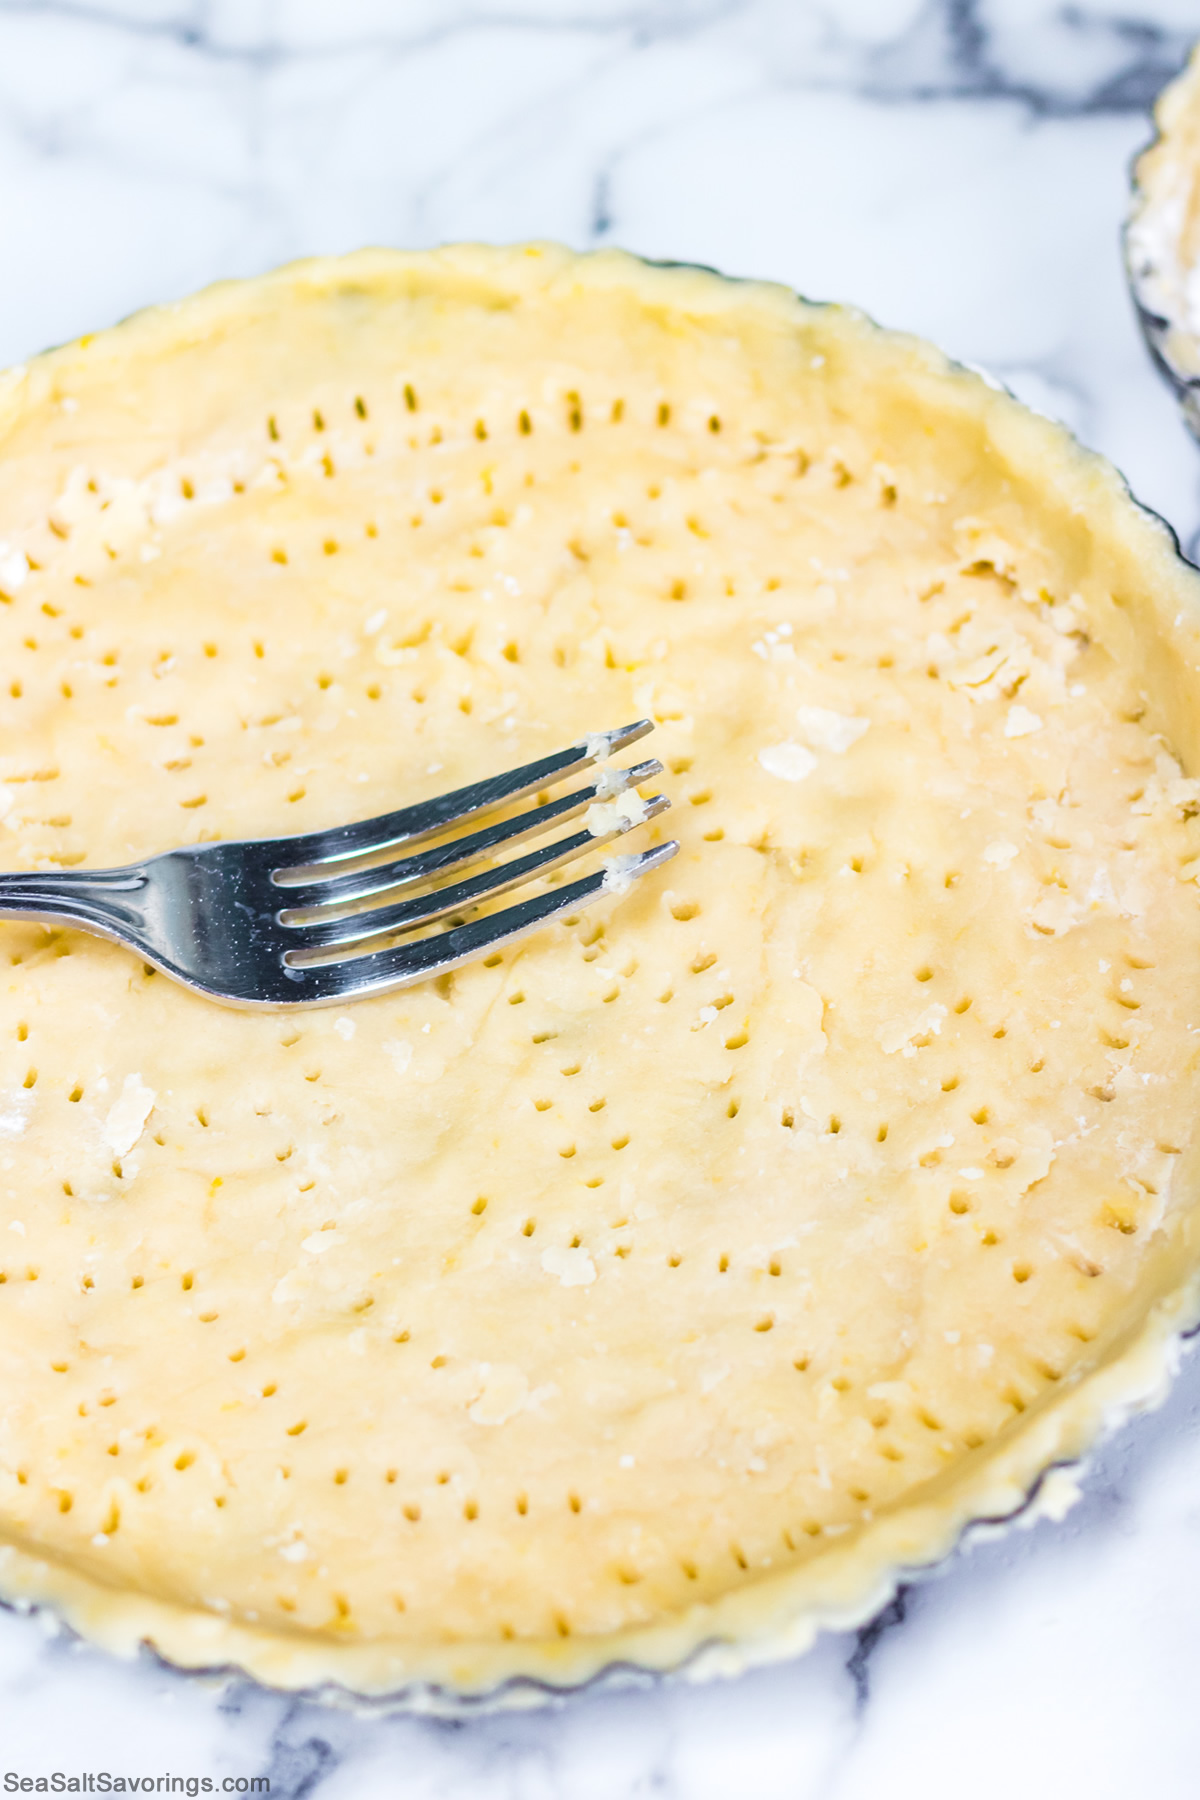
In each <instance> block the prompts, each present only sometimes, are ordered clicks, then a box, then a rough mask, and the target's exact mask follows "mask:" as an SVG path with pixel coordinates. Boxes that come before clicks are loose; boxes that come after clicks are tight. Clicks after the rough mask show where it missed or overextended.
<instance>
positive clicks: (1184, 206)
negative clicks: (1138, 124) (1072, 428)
mask: <svg viewBox="0 0 1200 1800" xmlns="http://www.w3.org/2000/svg"><path fill="white" fill-rule="evenodd" d="M1154 122H1155V125H1156V127H1157V136H1156V137H1155V140H1154V142H1153V143H1152V144H1151V145H1150V146H1149V148H1148V149H1147V150H1145V151H1143V153H1142V155H1141V156H1139V158H1138V159H1137V162H1136V163H1135V164H1134V170H1133V190H1134V199H1133V208H1132V212H1131V216H1130V219H1129V222H1128V225H1127V228H1126V248H1127V252H1128V262H1129V269H1130V277H1131V281H1132V285H1133V290H1134V298H1135V300H1137V302H1138V303H1139V305H1140V306H1141V307H1142V308H1143V309H1144V310H1145V312H1146V313H1148V314H1149V315H1150V321H1151V323H1150V331H1151V336H1152V339H1153V341H1154V343H1155V346H1156V348H1157V350H1158V352H1159V354H1160V355H1161V356H1162V357H1163V359H1164V360H1165V361H1166V363H1167V365H1168V367H1169V369H1170V371H1171V372H1172V374H1173V375H1174V376H1175V378H1176V379H1177V380H1178V381H1181V382H1183V381H1197V380H1200V47H1198V48H1197V49H1196V50H1193V52H1192V55H1191V57H1190V58H1189V60H1188V63H1187V65H1186V67H1185V68H1184V69H1183V70H1182V71H1181V73H1180V74H1179V75H1178V76H1176V78H1175V80H1174V81H1172V82H1171V83H1169V85H1168V86H1167V87H1166V88H1164V89H1163V91H1162V93H1161V94H1160V95H1159V97H1158V101H1157V103H1156V105H1155V108H1154ZM1191 410H1193V409H1189V414H1190V412H1191ZM1190 422H1191V423H1192V429H1193V430H1194V431H1196V430H1198V429H1200V418H1198V419H1197V420H1194V421H1190Z"/></svg>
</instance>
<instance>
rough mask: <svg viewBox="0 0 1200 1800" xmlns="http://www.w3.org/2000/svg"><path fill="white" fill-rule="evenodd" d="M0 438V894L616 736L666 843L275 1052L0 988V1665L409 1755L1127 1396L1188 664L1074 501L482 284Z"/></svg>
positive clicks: (638, 307)
mask: <svg viewBox="0 0 1200 1800" xmlns="http://www.w3.org/2000/svg"><path fill="white" fill-rule="evenodd" d="M0 437H2V445H3V448H2V450H0V455H2V456H3V467H4V481H3V484H2V486H0V671H2V682H0V860H2V861H3V863H4V865H5V866H7V867H11V868H17V869H28V868H37V867H55V866H74V865H78V864H82V863H88V864H95V865H100V866H103V865H111V864H116V863H120V862H124V861H128V860H131V859H133V858H136V857H139V856H143V855H146V854H149V853H152V852H154V851H157V850H160V849H164V848H166V847H168V846H170V845H172V844H178V843H183V842H188V841H194V840H195V839H196V838H197V837H198V836H200V835H205V836H213V835H220V836H223V837H226V838H233V837H238V836H261V835H271V834H276V833H282V832H288V831H298V830H303V829H308V828H310V827H315V826H319V825H327V824H332V823H335V822H340V821H343V820H346V819H350V818H354V817H361V816H365V815H368V814H370V813H372V812H378V811H382V810H385V809H387V808H390V807H393V806H395V805H397V804H399V803H401V802H402V801H404V800H408V799H417V798H420V797H422V796H423V795H427V794H432V793H436V792H439V791H442V790H444V789H447V788H450V787H453V786H456V785H458V784H459V783H460V782H465V781H468V780H471V779H474V778H477V777H479V776H481V775H482V774H484V773H486V772H489V771H493V770H499V769H502V768H505V767H509V766H511V765H513V764H514V763H516V762H518V761H522V760H525V759H526V758H529V757H532V756H534V755H536V754H538V753H539V752H542V751H548V750H551V749H554V748H557V747H559V746H561V745H565V744H567V743H569V742H571V741H572V739H574V738H577V737H579V736H580V735H582V733H584V732H586V731H592V730H598V729H602V728H605V727H609V726H612V725H616V724H619V723H622V722H624V721H626V720H628V719H632V718H635V717H638V716H639V715H642V714H646V715H651V716H653V718H654V719H655V720H656V722H657V729H656V732H655V734H654V737H653V739H651V740H650V746H649V747H650V748H651V749H653V750H655V751H656V752H657V753H658V754H659V755H660V756H661V757H662V759H663V761H664V763H665V764H666V765H667V770H668V774H667V775H666V776H665V777H664V783H663V784H664V785H665V786H666V788H667V790H668V791H669V792H670V793H671V794H672V796H673V798H674V801H675V806H674V810H673V812H672V813H671V814H670V816H669V818H668V819H667V820H666V821H665V822H664V823H666V824H667V825H669V827H670V834H671V835H673V836H678V837H679V838H680V840H681V844H682V848H681V851H680V854H679V856H678V858H677V859H676V861H675V862H674V863H672V864H671V866H670V868H669V869H668V870H667V871H665V872H664V874H663V875H662V876H659V877H657V878H655V879H654V880H651V881H647V882H644V883H642V884H641V885H640V886H639V888H638V889H637V890H636V891H634V892H633V893H631V894H629V895H628V896H626V897H624V898H620V899H617V898H610V899H607V900H605V901H604V902H602V903H601V904H600V905H599V906H598V907H597V908H595V909H594V910H593V911H591V912H589V913H587V914H585V915H581V916H580V917H579V918H577V919H573V920H568V921H567V922H565V923H563V922H560V923H558V924H556V925H553V926H550V927H548V928H547V929H546V930H545V931H544V932H542V933H541V934H539V935H538V936H536V937H534V938H532V939H530V940H528V941H526V942H525V943H524V944H522V945H521V946H518V947H516V948H514V949H512V950H510V951H508V952H507V953H505V954H504V955H503V956H502V957H500V958H499V959H495V958H493V959H491V960H490V962H489V963H488V964H486V965H484V964H480V965H475V966H472V967H468V968H465V969H463V970H461V971H459V972H458V973H456V974H455V975H454V976H453V977H452V978H448V979H445V980H443V981H441V982H437V983H433V984H430V985H427V986H424V987H418V988H415V989H411V990H408V991H406V992H404V993H401V994H396V995H391V996H387V997H384V998H380V999H375V1000H371V1001H367V1002H363V1003H360V1004H358V1005H355V1006H352V1007H347V1008H345V1009H343V1010H341V1011H326V1012H315V1013H302V1014H289V1015H286V1016H285V1015H273V1014H255V1013H244V1012H237V1011H232V1010H226V1009H222V1008H220V1007H217V1006H214V1005H211V1004H209V1003H207V1002H204V1001H202V1000H200V999H198V998H196V997H195V996H193V995H191V994H189V993H186V992H185V991H183V990H182V989H180V988H178V987H176V986H174V985H172V984H171V983H170V982H169V981H168V980H167V979H165V978H164V977H162V976H160V975H155V974H154V973H153V972H152V971H149V970H147V969H145V968H144V967H143V966H142V965H141V963H140V962H138V961H137V960H136V959H135V958H133V957H131V956H130V955H129V954H128V953H127V952H125V951H123V950H121V949H120V948H118V947H116V946H113V945H110V944H107V943H104V942H101V941H99V940H96V939H91V938H88V937H85V936H83V935H80V934H76V933H73V932H69V931H50V930H48V929H44V928H41V927H35V926H32V925H26V924H19V923H13V922H9V923H4V924H2V925H0V1269H2V1271H3V1285H0V1381H2V1382H3V1388H4V1393H5V1406H4V1409H3V1416H2V1420H0V1537H2V1542H3V1549H2V1550H0V1588H2V1590H3V1592H4V1594H6V1595H7V1596H8V1597H9V1598H10V1599H14V1600H27V1601H31V1602H46V1603H49V1604H51V1605H52V1606H53V1607H55V1608H56V1609H57V1610H58V1611H59V1612H60V1613H61V1614H62V1615H63V1616H64V1617H65V1618H66V1619H67V1620H68V1621H69V1622H70V1624H71V1625H72V1626H74V1627H75V1628H76V1629H77V1630H79V1631H80V1632H82V1633H83V1634H84V1635H85V1636H86V1637H88V1638H90V1639H93V1640H94V1641H96V1642H99V1643H101V1644H104V1645H107V1646H109V1647H110V1648H111V1649H113V1650H116V1651H118V1652H121V1653H125V1654H132V1653H133V1651H134V1650H135V1649H136V1647H137V1646H138V1645H139V1644H140V1643H142V1642H149V1643H151V1644H153V1645H154V1646H155V1648H156V1649H157V1650H158V1651H159V1652H160V1653H161V1654H162V1655H163V1656H164V1657H166V1658H168V1659H170V1660H171V1661H172V1662H174V1663H177V1664H181V1665H183V1666H186V1667H189V1668H195V1667H213V1666H221V1667H223V1666H234V1667H237V1668H240V1669H244V1670H246V1671H248V1672H249V1673H250V1674H252V1675H253V1676H255V1677H257V1678H258V1679H259V1680H261V1681H264V1682H267V1683H270V1684H273V1685H275V1686H278V1687H284V1688H305V1689H316V1690H321V1691H324V1692H326V1693H352V1694H355V1695H361V1696H373V1697H388V1698H396V1697H397V1696H398V1697H400V1698H401V1699H403V1700H404V1701H406V1702H407V1703H409V1704H412V1705H424V1706H429V1707H442V1708H453V1707H455V1706H465V1705H469V1704H473V1703H480V1704H484V1703H486V1704H494V1703H504V1702H507V1703H513V1704H516V1703H522V1702H528V1701H531V1700H536V1699H537V1698H540V1697H542V1696H544V1695H545V1694H546V1693H548V1692H551V1691H554V1690H557V1689H561V1688H566V1687H570V1686H572V1685H575V1684H578V1683H580V1682H583V1681H585V1680H588V1679H590V1678H592V1677H594V1676H596V1675H598V1674H599V1673H600V1672H602V1671H610V1672H611V1671H612V1670H614V1669H617V1670H621V1669H625V1670H627V1669H629V1668H630V1667H633V1668H637V1669H650V1670H666V1669H672V1668H678V1667H680V1666H686V1668H687V1670H688V1672H689V1673H690V1674H692V1675H694V1676H701V1675H708V1674H712V1673H716V1672H728V1671H731V1670H734V1669H739V1668H744V1667H746V1666H748V1665H750V1664H752V1663H756V1662H761V1661H764V1660H768V1659H771V1658H776V1657H780V1656H784V1655H788V1654H791V1653H794V1652H796V1651H798V1650H800V1649H802V1648H804V1647H805V1646H806V1645H807V1644H808V1643H809V1642H810V1641H811V1639H812V1637H813V1635H814V1634H815V1632H816V1631H817V1630H818V1629H819V1628H820V1627H822V1626H827V1625H840V1626H846V1625H850V1624H854V1623H856V1622H860V1621H862V1620H863V1619H864V1618H866V1617H867V1616H869V1615H870V1613H871V1612H872V1611H873V1610H874V1609H875V1608H877V1607H878V1606H879V1605H880V1604H881V1603H882V1602H883V1601H884V1600H885V1599H886V1598H887V1596H888V1595H889V1593H890V1592H891V1591H892V1589H893V1587H894V1584H895V1582H896V1580H897V1579H898V1578H899V1576H900V1575H901V1574H903V1573H906V1572H910V1571H912V1570H914V1569H919V1568H922V1567H926V1566H928V1565H930V1564H932V1563H934V1562H935V1561H936V1560H937V1559H938V1558H940V1557H942V1556H944V1555H945V1554H946V1552H947V1551H948V1550H949V1549H950V1548H951V1547H952V1546H953V1545H954V1543H955V1542H956V1540H957V1538H958V1537H959V1535H960V1533H961V1532H962V1531H963V1529H964V1527H965V1526H967V1525H968V1524H970V1523H971V1522H973V1521H979V1520H983V1519H997V1518H1002V1517H1005V1516H1007V1515H1009V1514H1011V1513H1012V1512H1013V1511H1014V1510H1015V1509H1018V1508H1019V1507H1021V1506H1022V1505H1023V1504H1024V1503H1025V1502H1026V1500H1027V1498H1028V1496H1029V1495H1030V1493H1031V1491H1033V1490H1034V1489H1036V1488H1037V1487H1038V1484H1039V1482H1042V1481H1043V1477H1044V1476H1045V1473H1046V1471H1048V1470H1049V1469H1051V1468H1052V1466H1054V1465H1059V1464H1063V1463H1069V1462H1071V1461H1073V1460H1074V1459H1078V1458H1079V1457H1080V1456H1081V1455H1083V1454H1084V1453H1085V1452H1086V1451H1087V1450H1088V1448H1089V1446H1090V1445H1091V1444H1092V1443H1093V1442H1094V1441H1095V1439H1096V1437H1097V1434H1098V1433H1099V1432H1100V1431H1101V1429H1102V1428H1103V1427H1105V1426H1106V1425H1107V1424H1109V1423H1111V1422H1112V1421H1113V1420H1114V1419H1115V1418H1117V1417H1119V1416H1121V1415H1122V1414H1123V1413H1124V1412H1125V1411H1127V1410H1128V1409H1129V1408H1131V1407H1133V1406H1137V1405H1141V1404H1145V1403H1147V1402H1148V1401H1150V1400H1152V1399H1153V1398H1154V1397H1156V1396H1157V1395H1158V1394H1159V1393H1160V1392H1161V1390H1162V1386H1163V1383H1164V1380H1165V1377H1166V1374H1167V1372H1168V1369H1169V1367H1170V1364H1171V1359H1172V1355H1173V1346H1174V1345H1175V1343H1176V1341H1177V1338H1178V1335H1179V1333H1180V1332H1181V1331H1182V1330H1183V1329H1185V1328H1187V1327H1188V1326H1189V1325H1190V1324H1191V1322H1192V1321H1193V1319H1194V1318H1195V1317H1196V1316H1197V1310H1198V1304H1197V1282H1196V1268H1197V1233H1198V1229H1200V1215H1198V1212H1197V1205H1196V1201H1195V1196H1196V1194H1197V1192H1198V1191H1200V1184H1198V1182H1197V1178H1196V1177H1197V1171H1196V1159H1197V1148H1196V1133H1195V1130H1194V1123H1193V1121H1194V1118H1195V1115H1196V1097H1197V1076H1196V1063H1197V1050H1196V1038H1197V1034H1198V1033H1200V954H1198V951H1200V905H1198V895H1197V886H1196V877H1197V874H1198V873H1200V827H1198V825H1197V814H1198V813H1200V783H1197V781H1196V780H1194V779H1193V778H1192V777H1191V775H1190V774H1189V773H1186V772H1185V771H1190V770H1193V769H1196V768H1198V767H1200V745H1198V744H1197V741H1196V739H1197V721H1198V720H1200V705H1198V704H1197V700H1198V697H1200V608H1198V605H1197V600H1198V588H1197V576H1196V575H1195V573H1194V572H1193V571H1191V570H1190V569H1189V568H1188V567H1187V566H1186V565H1185V564H1183V563H1182V562H1181V560H1180V559H1179V558H1178V556H1177V555H1176V553H1175V550H1174V548H1173V545H1172V542H1171V540H1170V537H1169V534H1168V533H1167V531H1166V530H1165V528H1164V527H1163V526H1162V525H1161V524H1160V522H1158V521H1157V520H1155V519H1153V518H1152V517H1151V516H1149V515H1148V514H1146V513H1145V512H1143V511H1141V510H1140V509H1138V508H1137V507H1136V506H1135V505H1134V504H1133V502H1132V501H1131V500H1130V498H1129V496H1128V494H1127V492H1126V490H1125V488H1124V487H1123V485H1122V483H1121V481H1120V478H1119V477H1118V476H1117V475H1116V473H1115V472H1114V471H1113V470H1112V469H1111V468H1110V467H1109V466H1108V465H1107V464H1106V463H1104V462H1102V461H1100V460H1099V459H1097V458H1096V457H1094V456H1091V455H1088V454H1086V453H1085V452H1083V451H1082V450H1081V449H1080V448H1079V447H1078V445H1076V444H1075V443H1074V442H1073V441H1072V440H1071V439H1070V438H1069V437H1068V436H1067V435H1066V434H1065V433H1064V432H1063V431H1062V430H1061V429H1060V428H1059V427H1057V426H1056V425H1053V424H1051V423H1050V422H1049V421H1047V420H1045V419H1042V418H1039V417H1036V416H1034V415H1033V414H1031V413H1029V412H1027V411H1025V410H1024V409H1023V408H1022V407H1020V406H1019V405H1017V403H1016V402H1015V401H1014V400H1012V399H1011V398H1010V397H1009V396H1008V395H1007V394H1005V393H1004V392H1002V391H1000V390H999V389H997V388H995V387H994V386H992V385H990V384H988V383H986V382H985V381H983V380H982V379H980V378H979V377H978V376H976V375H974V374H969V373H967V372H965V371H963V370H961V369H957V368H954V367H952V366H950V365H949V364H947V363H946V361H945V360H944V359H943V358H942V357H941V356H940V355H939V354H938V353H937V352H935V351H934V350H932V349H931V348H929V347H928V346H927V345H925V344H922V343H919V342H917V341H915V340H912V339H909V338H905V337H900V336H896V335H892V334H888V333H884V332H881V331H879V330H878V329H877V328H876V327H874V326H873V325H871V324H870V323H869V322H868V321H867V320H865V319H864V318H863V317H862V316H861V315H860V314H858V313H855V312H852V311H849V310H845V309H842V308H837V307H817V306H812V305H809V304H806V303H805V302H802V301H801V300H799V299H797V298H796V297H795V296H794V295H792V294H790V293H788V292H786V291H784V290H783V289H781V288H778V287H772V286H766V285H758V284H751V283H735V282H730V281H726V280H723V279H721V278H720V277H718V276H716V275H714V274H712V273H709V272H706V271H701V270H694V269H681V268H662V267H653V266H648V265H646V264H643V263H640V262H637V261H636V260H634V259H632V258H630V257H627V256H624V255H619V254H610V253H605V254H602V255H597V256H591V257H576V256H572V255H571V254H570V253H568V252H566V251H564V250H561V249H557V248H554V247H549V246H532V247H527V248H518V249H513V250H490V249H485V248H479V247H459V248H453V249H447V250H441V251H438V252H435V253H430V254H413V255H403V254H398V253H392V252H384V251H370V252H363V253H361V254H359V255H355V256H351V257H347V258H344V259H341V260H332V261H320V262H310V263H303V264H298V265H295V266H293V267H290V268H287V269H284V270H281V271H279V272H278V273H276V274H273V275H270V276H267V277H265V278H264V279H261V280H256V281H252V282H247V283H238V284H227V285H224V286H221V287H218V288H214V289H211V290H209V291H208V292H206V293H204V294H201V295H200V296H198V297H197V298H195V299H193V300H190V301H187V302H185V303H184V304H182V305H179V306H172V307H166V308H161V309H158V310H155V311H152V312H147V313H143V314H140V315H139V316H137V317H136V318H134V319H132V320H130V321H128V322H127V323H125V324H123V325H121V326H119V327H118V328H117V329H115V330H113V331H109V332H105V333H102V334H100V335H98V336H96V337H93V338H87V339H82V340H80V341H79V342H78V343H75V344H71V345H68V346H66V347H65V348H63V349H60V350H57V351H54V352H52V353H50V354H48V355H46V356H44V357H41V358H39V359H37V360H36V361H34V362H31V363H30V364H29V365H28V366H27V367H25V368H21V369H16V370H13V371H10V372H9V373H8V374H7V375H6V376H3V377H0ZM657 829H658V827H657V826H649V827H646V828H644V835H643V834H639V836H640V839H642V841H646V842H650V841H653V840H654V834H655V832H656V831H657ZM1040 1491H1041V1494H1042V1498H1043V1501H1044V1503H1045V1504H1047V1505H1050V1504H1051V1503H1052V1501H1053V1500H1054V1499H1055V1498H1057V1500H1058V1501H1061V1500H1062V1499H1063V1490H1062V1488H1061V1484H1060V1486H1059V1489H1058V1491H1057V1495H1056V1493H1055V1488H1054V1484H1053V1483H1050V1484H1049V1485H1048V1486H1047V1485H1045V1484H1044V1483H1043V1485H1042V1487H1041V1489H1040Z"/></svg>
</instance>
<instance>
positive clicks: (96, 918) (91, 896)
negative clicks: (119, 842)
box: [0, 865, 149, 944]
mask: <svg viewBox="0 0 1200 1800" xmlns="http://www.w3.org/2000/svg"><path fill="white" fill-rule="evenodd" d="M148 885H149V875H148V873H147V871H146V870H145V869H143V868H140V867H137V866H136V865H135V866H132V867H129V868H125V869H86V870H81V871H79V872H78V873H76V872H75V871H66V870H58V869H49V870H43V869H38V870H35V871H33V872H31V873H29V874H25V873H21V874H0V920H3V919H25V920H29V921H31V922H33V923H35V924H39V925H81V926H82V927H83V928H84V930H85V931H94V932H98V933H99V934H100V936H101V937H110V938H116V939H117V940H118V942H120V943H124V944H128V943H138V942H140V940H141V938H142V935H143V932H144V930H145V923H146V920H145V910H144V905H143V903H142V902H143V897H144V895H145V892H146V889H147V886H148Z"/></svg>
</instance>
